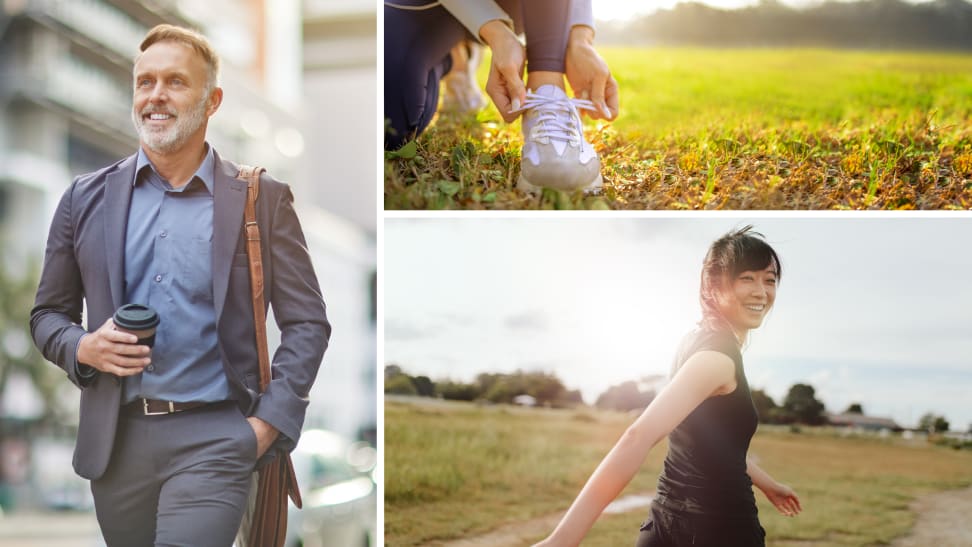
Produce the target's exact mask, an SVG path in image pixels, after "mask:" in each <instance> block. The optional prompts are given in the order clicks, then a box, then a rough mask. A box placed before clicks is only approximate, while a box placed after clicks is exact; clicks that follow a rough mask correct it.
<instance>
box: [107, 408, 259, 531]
mask: <svg viewBox="0 0 972 547" xmlns="http://www.w3.org/2000/svg"><path fill="white" fill-rule="evenodd" d="M137 406H138V405H129V406H128V407H125V408H123V409H122V412H121V416H120V418H119V423H118V433H117V435H116V437H115V446H114V448H113V450H112V454H111V462H110V464H109V465H108V471H107V472H106V473H105V475H104V476H102V477H101V478H100V479H97V480H94V481H91V492H92V493H93V494H94V500H95V511H96V513H97V515H98V523H99V525H100V526H101V532H102V534H103V535H104V537H105V542H106V543H107V544H108V546H109V547H142V546H145V547H149V546H156V547H162V546H165V547H168V546H173V547H175V546H180V547H185V546H192V547H230V546H231V545H232V544H233V540H234V538H235V536H236V531H237V529H238V528H239V526H240V520H241V518H242V516H243V509H244V507H245V505H246V500H247V496H248V494H249V490H250V476H251V473H252V471H253V468H254V466H255V465H256V450H257V444H256V435H254V433H253V429H252V428H251V427H250V425H249V424H248V423H247V421H246V418H245V417H244V416H243V414H242V413H241V412H240V410H239V409H238V407H237V406H236V404H235V403H232V402H225V403H218V404H214V405H209V406H206V407H202V408H197V409H193V410H187V411H184V412H177V413H175V414H167V415H160V416H144V415H142V414H141V413H140V412H138V410H139V409H138V408H133V407H137Z"/></svg>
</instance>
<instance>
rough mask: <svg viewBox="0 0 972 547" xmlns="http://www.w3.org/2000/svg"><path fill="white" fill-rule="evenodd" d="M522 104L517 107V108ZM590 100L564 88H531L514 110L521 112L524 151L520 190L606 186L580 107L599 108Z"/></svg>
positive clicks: (583, 108) (587, 188) (532, 190)
mask: <svg viewBox="0 0 972 547" xmlns="http://www.w3.org/2000/svg"><path fill="white" fill-rule="evenodd" d="M517 106H518V107H517ZM595 108H596V107H595V106H594V103H593V102H591V101H589V100H586V99H572V98H570V97H568V96H567V94H566V93H565V92H564V90H563V89H560V88H559V87H557V86H553V85H542V86H540V87H539V88H537V90H536V91H532V92H531V91H528V92H527V95H526V101H524V103H523V104H522V105H514V110H513V112H514V113H517V112H519V113H522V114H523V116H522V124H523V127H522V129H523V150H522V153H521V161H520V176H519V179H518V181H517V188H519V189H520V190H526V191H529V192H537V191H539V190H540V189H541V188H554V189H557V190H565V191H573V190H581V189H583V190H585V191H588V192H591V191H597V190H599V189H600V188H601V185H602V181H601V162H600V160H599V159H598V157H597V152H595V151H594V147H592V146H591V143H589V142H587V139H585V138H584V126H583V123H582V122H581V118H580V114H579V113H578V110H594V109H595Z"/></svg>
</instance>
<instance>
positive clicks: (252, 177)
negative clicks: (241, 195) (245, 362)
mask: <svg viewBox="0 0 972 547" xmlns="http://www.w3.org/2000/svg"><path fill="white" fill-rule="evenodd" d="M264 171H266V169H264V168H262V167H253V166H250V165H240V171H239V173H238V174H237V175H236V178H238V179H240V180H244V181H246V207H245V208H244V210H243V221H244V224H243V226H244V230H245V233H246V254H247V256H248V257H249V262H250V293H251V296H252V299H253V328H254V331H255V332H256V347H257V359H258V360H259V362H260V393H263V392H264V391H266V390H267V386H269V385H270V379H271V375H270V350H269V348H268V347H267V311H266V307H265V306H264V303H263V254H262V252H261V250H260V227H259V226H258V225H257V221H256V200H257V198H258V197H259V196H260V174H261V173H263V172H264ZM280 456H281V457H284V458H286V469H285V471H284V472H285V473H286V476H285V477H284V478H283V480H285V481H286V484H285V485H284V486H285V487H286V492H287V494H288V495H289V496H290V499H292V500H293V501H294V505H296V506H297V507H298V508H299V507H301V505H302V503H301V496H300V488H299V487H298V485H297V477H296V475H295V473H294V464H293V461H292V460H291V459H290V455H289V454H281V455H280ZM280 486H281V485H275V486H273V487H272V488H279V487H280ZM281 544H282V543H281Z"/></svg>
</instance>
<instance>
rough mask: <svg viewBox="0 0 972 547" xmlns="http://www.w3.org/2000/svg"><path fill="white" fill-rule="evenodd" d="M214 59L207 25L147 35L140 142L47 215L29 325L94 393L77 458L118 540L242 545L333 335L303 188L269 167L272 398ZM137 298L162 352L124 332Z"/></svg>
mask: <svg viewBox="0 0 972 547" xmlns="http://www.w3.org/2000/svg"><path fill="white" fill-rule="evenodd" d="M218 70H219V60H218V57H217V56H216V54H215V53H214V52H213V50H212V48H211V46H210V45H209V43H208V42H207V40H206V39H205V38H204V37H203V36H201V35H199V34H198V33H195V32H193V31H190V30H186V29H182V28H179V27H173V26H170V25H160V26H158V27H155V28H154V29H152V30H151V31H149V33H148V34H147V35H146V37H145V39H144V40H143V42H142V44H141V46H140V53H139V55H138V56H137V57H136V60H135V68H134V96H133V103H134V104H133V109H132V118H133V121H134V123H135V127H136V129H137V130H138V135H139V141H140V147H139V150H138V152H137V153H136V154H135V155H133V156H130V157H128V158H126V159H124V160H121V161H119V162H118V163H115V164H113V165H110V166H108V167H105V168H104V169H101V170H100V171H97V172H95V173H90V174H87V175H82V176H80V177H78V178H76V179H75V180H74V182H73V183H72V184H71V185H70V187H69V188H68V189H67V190H66V191H65V193H64V196H63V197H62V198H61V201H60V203H59V205H58V207H57V210H56V212H55V214H54V219H53V221H52V223H51V230H50V235H49V238H48V243H47V250H46V254H45V260H44V269H43V273H42V275H41V280H40V284H39V287H38V290H37V298H36V301H35V307H34V309H33V311H32V313H31V325H30V326H31V333H32V335H33V337H34V341H35V343H36V344H37V346H38V347H39V348H40V349H41V351H42V352H43V354H44V356H45V357H46V358H47V359H49V360H51V361H53V362H54V363H56V364H57V365H58V366H60V367H61V368H63V369H64V371H65V372H66V373H67V375H68V377H69V378H70V379H71V381H72V382H74V383H75V384H76V385H77V386H78V387H79V388H80V389H81V418H80V424H79V427H78V440H77V446H76V448H75V455H74V467H75V470H76V471H77V473H78V474H79V475H81V476H83V477H85V478H88V479H90V480H91V489H92V492H93V494H94V498H95V508H96V511H97V515H98V522H99V524H100V526H101V529H102V533H103V534H104V536H105V539H106V541H107V543H108V545H110V546H124V547H132V546H141V545H146V546H148V545H192V546H210V545H211V546H213V547H228V546H229V545H230V544H231V543H232V541H233V538H234V536H235V533H236V530H237V528H238V527H239V523H240V519H241V517H242V513H243V508H244V505H245V502H246V498H247V494H248V492H249V487H250V476H251V472H252V471H253V469H254V468H255V467H256V465H257V462H258V460H259V458H260V457H261V456H262V455H263V454H264V453H266V452H267V450H268V449H269V448H270V447H271V445H274V446H279V447H282V448H284V449H286V450H289V449H292V448H293V447H294V445H295V444H296V441H297V439H298V437H299V436H300V430H301V426H302V424H303V420H304V414H305V411H306V407H307V403H308V400H307V398H308V395H309V393H310V388H311V385H312V383H313V381H314V378H315V376H316V374H317V369H318V367H319V365H320V362H321V359H322V357H323V354H324V349H325V348H326V346H327V340H328V338H329V336H330V325H329V324H328V322H327V318H326V315H325V306H324V302H323V300H322V298H321V293H320V289H319V288H318V283H317V279H316V277H315V274H314V270H313V267H312V266H311V261H310V257H309V255H308V252H307V248H306V244H305V242H304V237H303V233H302V231H301V227H300V224H299V222H298V220H297V216H296V215H295V213H294V210H293V206H292V201H293V196H292V194H291V192H290V189H289V188H288V187H287V185H285V184H283V183H280V182H277V181H275V180H273V179H272V178H270V177H268V176H266V175H264V176H263V177H262V178H261V183H260V194H259V199H258V200H257V207H256V209H257V224H258V225H259V226H260V230H261V233H262V239H263V248H262V255H263V264H264V266H263V269H264V280H265V283H264V284H265V289H264V298H265V305H267V306H272V307H273V311H274V317H275V318H276V321H277V324H278V326H279V327H280V330H281V344H280V347H279V349H278V350H277V351H276V352H275V354H274V356H273V370H274V373H273V380H272V381H271V382H270V385H269V387H268V388H267V390H266V392H265V393H263V394H262V395H260V393H259V385H258V382H259V369H258V362H257V354H256V347H255V343H254V324H253V308H252V304H251V296H250V284H249V272H248V268H247V265H248V260H247V255H246V251H245V247H244V245H245V241H244V239H245V238H243V237H241V233H242V230H243V209H244V205H245V202H246V183H245V182H243V181H241V180H238V179H237V178H236V176H237V174H238V167H237V166H235V165H234V164H232V163H230V162H228V161H225V160H223V159H221V158H220V157H219V155H218V154H217V153H216V152H215V150H213V148H212V147H211V146H210V145H209V144H208V143H207V142H206V127H207V122H208V119H209V117H210V116H212V115H213V114H215V112H216V111H217V109H218V108H219V105H220V102H221V101H222V98H223V91H222V90H221V89H220V88H219V87H217V85H216V84H217V75H218ZM128 303H139V304H145V305H148V306H151V307H153V308H155V309H156V310H157V311H158V312H159V315H160V317H161V323H160V324H159V326H158V330H157V333H156V339H155V345H154V347H152V348H149V347H148V346H145V345H139V344H138V343H137V341H138V339H137V338H136V337H135V336H134V335H132V334H130V333H126V332H122V331H120V330H116V329H115V326H114V324H113V322H112V315H113V314H114V311H115V310H116V309H117V308H118V307H120V306H122V305H124V304H128ZM85 305H86V308H87V321H86V323H87V329H86V328H85V327H83V326H82V325H81V319H82V309H83V306H85Z"/></svg>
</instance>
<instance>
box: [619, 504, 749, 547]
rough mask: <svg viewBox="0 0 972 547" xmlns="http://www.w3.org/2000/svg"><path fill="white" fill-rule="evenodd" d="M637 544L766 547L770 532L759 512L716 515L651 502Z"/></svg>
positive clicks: (643, 546)
mask: <svg viewBox="0 0 972 547" xmlns="http://www.w3.org/2000/svg"><path fill="white" fill-rule="evenodd" d="M635 545H636V546H637V547H687V546H693V547H765V545H766V531H765V530H763V527H762V526H760V524H759V518H757V517H756V515H753V516H751V517H736V518H727V517H712V516H708V515H700V514H697V513H686V512H682V511H674V510H672V509H668V508H666V507H663V506H662V505H661V504H659V503H657V502H656V503H652V504H651V511H650V512H649V513H648V520H646V521H645V522H644V523H643V524H642V525H641V534H639V535H638V542H637V543H636V544H635Z"/></svg>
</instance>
